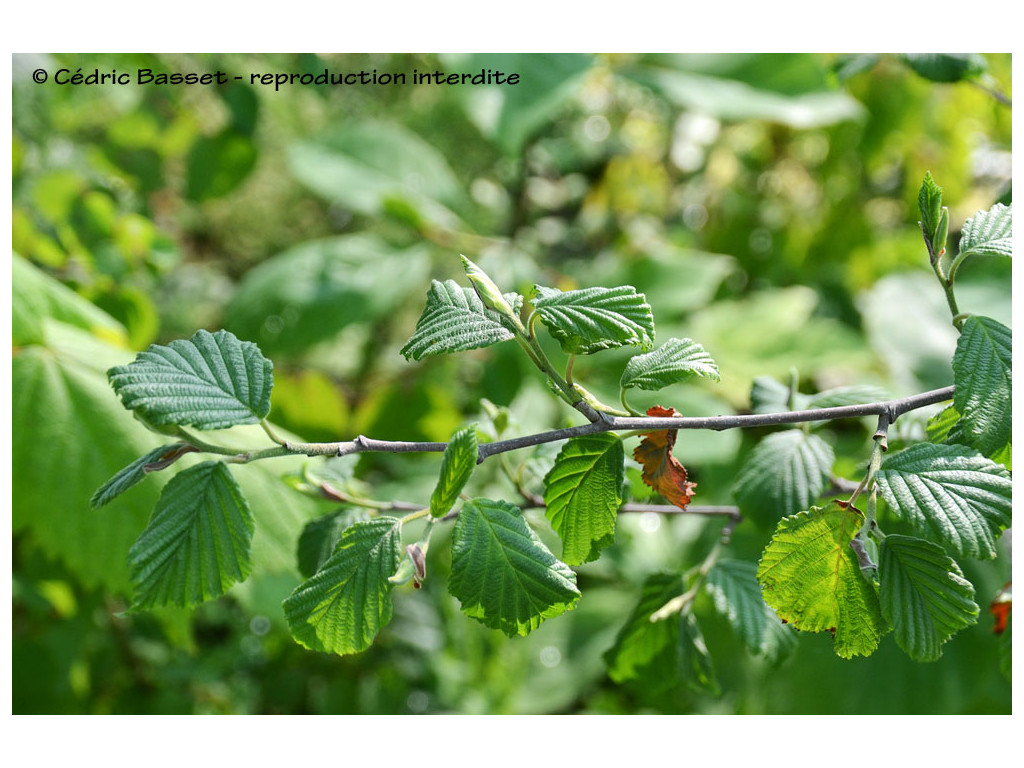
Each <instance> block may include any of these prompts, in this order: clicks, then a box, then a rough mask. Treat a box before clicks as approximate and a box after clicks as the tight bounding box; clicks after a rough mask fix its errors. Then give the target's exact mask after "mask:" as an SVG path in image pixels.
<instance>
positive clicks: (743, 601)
mask: <svg viewBox="0 0 1024 768" xmlns="http://www.w3.org/2000/svg"><path fill="white" fill-rule="evenodd" d="M704 589H706V590H707V592H708V594H710V595H711V598H712V599H713V600H714V602H715V608H716V609H717V610H718V612H719V613H720V614H722V615H723V616H725V617H726V618H727V619H728V620H729V624H731V625H732V628H733V631H735V632H736V634H737V635H738V636H739V637H740V638H741V639H742V640H743V643H744V644H745V645H746V646H747V648H748V649H749V650H750V651H751V653H755V654H759V655H761V656H764V657H765V658H767V659H768V660H770V661H777V660H778V659H781V658H783V657H785V656H787V655H789V654H790V653H791V652H792V651H793V649H794V648H796V636H795V635H794V634H793V631H792V630H791V629H790V628H789V627H788V626H786V625H785V624H783V623H782V621H780V620H779V617H778V616H777V615H776V614H775V611H773V610H772V609H771V607H770V606H769V605H768V604H767V603H765V601H764V598H763V597H762V596H761V587H760V586H759V585H758V583H757V565H756V564H755V563H750V562H746V561H744V560H719V561H718V562H717V563H715V564H714V565H713V566H712V567H711V570H710V571H708V575H707V578H706V579H705V581H704Z"/></svg>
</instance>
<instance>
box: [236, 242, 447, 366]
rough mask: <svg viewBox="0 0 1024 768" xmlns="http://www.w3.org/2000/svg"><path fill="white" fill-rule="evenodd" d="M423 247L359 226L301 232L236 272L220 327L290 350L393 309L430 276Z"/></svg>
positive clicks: (271, 348) (267, 349) (263, 345)
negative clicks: (351, 230) (296, 240)
mask: <svg viewBox="0 0 1024 768" xmlns="http://www.w3.org/2000/svg"><path fill="white" fill-rule="evenodd" d="M429 269H430V258H429V248H428V247H427V246H426V245H423V244H419V245H414V246H412V247H410V248H396V247H394V246H393V245H390V244H389V243H387V242H386V241H384V240H383V239H381V238H380V237H377V236H376V235H371V234H366V233H358V234H352V235H341V236H338V237H327V238H322V239H318V240H307V241H305V242H302V243H300V244H299V245H296V246H294V247H292V248H289V249H287V250H285V251H282V252H281V253H278V254H275V255H273V256H271V257H270V258H269V259H266V260H265V261H262V262H260V263H259V264H258V265H256V266H255V267H254V268H253V269H250V270H247V271H246V273H245V274H244V275H243V276H242V279H241V282H240V283H239V285H238V290H237V291H236V293H235V295H234V296H233V297H232V299H231V303H230V304H229V305H228V308H227V310H226V312H225V323H224V324H225V327H226V328H227V329H228V330H231V331H232V332H234V333H235V334H237V335H238V336H240V337H241V338H246V339H252V340H253V341H256V342H258V343H259V345H260V349H262V350H263V353H264V354H266V355H270V356H276V355H278V354H286V355H296V354H300V353H302V352H304V351H305V350H307V349H309V348H310V347H312V346H314V345H316V344H320V343H322V342H325V341H329V340H331V339H333V338H335V337H336V336H337V335H338V334H339V333H341V331H342V330H343V329H345V328H347V327H349V326H351V325H354V324H358V323H367V324H369V323H373V322H376V321H379V320H382V319H385V318H387V317H390V316H392V315H393V314H394V313H395V312H396V311H397V310H398V309H399V308H401V307H404V306H406V305H407V304H408V302H409V301H410V300H411V297H412V296H413V295H415V294H417V293H419V292H420V291H421V290H423V285H424V284H425V283H426V281H427V278H428V277H429Z"/></svg>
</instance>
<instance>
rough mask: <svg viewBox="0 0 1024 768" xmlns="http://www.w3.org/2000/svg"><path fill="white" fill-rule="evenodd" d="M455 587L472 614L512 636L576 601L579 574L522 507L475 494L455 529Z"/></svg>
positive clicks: (451, 582)
mask: <svg viewBox="0 0 1024 768" xmlns="http://www.w3.org/2000/svg"><path fill="white" fill-rule="evenodd" d="M448 589H449V591H450V592H451V593H452V594H453V595H454V596H455V597H456V598H458V600H459V602H460V603H461V604H462V610H463V612H464V613H465V614H466V615H467V616H472V617H473V618H474V619H478V620H480V621H481V622H482V623H484V624H486V625H487V626H488V627H491V628H493V629H500V630H501V631H502V632H504V633H505V634H506V635H508V636H509V637H512V636H513V635H516V634H519V635H527V634H529V633H530V632H531V631H532V630H534V629H536V628H537V627H539V626H540V624H541V622H543V621H544V620H545V619H549V618H551V617H552V616H558V615H560V614H562V613H565V612H566V611H568V610H571V609H572V608H574V607H575V606H576V602H577V601H578V600H579V598H580V593H579V590H578V589H577V588H576V574H575V573H573V572H572V570H571V569H570V568H569V566H567V565H566V564H565V563H563V562H560V561H559V560H558V559H557V558H556V557H555V556H554V555H552V554H551V552H550V551H549V550H548V548H547V547H545V546H544V544H543V543H542V542H541V540H540V539H539V538H537V534H536V533H534V532H533V530H532V529H531V528H530V526H529V525H527V524H526V520H525V518H524V517H523V513H522V512H521V511H520V510H519V508H518V507H515V506H513V505H512V504H508V503H506V502H504V501H491V500H489V499H474V500H473V501H469V502H467V503H466V504H464V505H463V506H462V509H461V510H460V511H459V517H458V519H457V520H456V522H455V529H454V531H452V570H451V576H450V577H449V580H448Z"/></svg>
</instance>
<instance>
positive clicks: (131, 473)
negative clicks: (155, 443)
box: [89, 443, 197, 509]
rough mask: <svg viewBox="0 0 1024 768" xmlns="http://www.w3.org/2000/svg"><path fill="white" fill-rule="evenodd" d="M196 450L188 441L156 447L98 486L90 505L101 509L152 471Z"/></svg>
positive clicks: (162, 467)
mask: <svg viewBox="0 0 1024 768" xmlns="http://www.w3.org/2000/svg"><path fill="white" fill-rule="evenodd" d="M196 450H197V449H196V448H195V447H193V446H192V445H189V444H188V443H171V444H170V445H162V446H160V447H159V448H154V449H153V450H152V451H150V452H149V453H147V454H146V455H145V456H142V457H140V458H138V459H136V460H135V461H133V462H132V463H131V464H129V465H128V466H127V467H125V468H124V469H122V470H121V471H120V472H118V473H117V474H116V475H114V476H113V477H112V478H110V479H109V480H107V482H105V483H104V484H103V485H101V486H100V487H99V488H97V489H96V492H95V493H94V494H93V495H92V498H91V499H90V500H89V506H90V507H92V508H93V509H99V508H100V507H102V506H105V505H107V504H109V503H110V502H111V501H113V500H114V499H116V498H117V497H118V496H120V495H121V494H122V493H124V492H125V491H127V490H128V489H129V488H131V487H132V486H134V485H137V484H138V483H140V482H142V481H143V480H144V479H145V477H146V475H147V474H149V473H150V472H155V471H158V470H161V469H165V468H166V467H168V466H170V465H171V464H173V463H174V462H175V461H177V460H178V459H180V458H181V457H182V456H184V455H185V454H186V453H193V452H195V451H196Z"/></svg>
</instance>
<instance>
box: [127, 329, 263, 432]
mask: <svg viewBox="0 0 1024 768" xmlns="http://www.w3.org/2000/svg"><path fill="white" fill-rule="evenodd" d="M272 369H273V364H272V363H271V362H270V361H269V360H267V359H266V358H265V357H263V355H262V353H261V352H260V350H259V348H258V347H257V346H256V345H255V344H253V343H251V342H248V341H239V339H238V338H237V337H235V336H234V334H232V333H229V332H228V331H217V332H216V333H210V332H209V331H204V330H200V331H197V332H196V334H195V335H194V336H193V337H192V338H191V339H188V340H187V341H186V340H184V339H178V340H176V341H172V342H171V343H170V344H168V345H166V346H163V345H159V344H153V345H151V346H150V347H149V348H148V349H147V350H145V351H144V352H140V353H139V354H138V356H137V357H136V358H135V360H134V361H133V362H131V363H129V364H128V365H121V366H117V367H115V368H111V369H110V370H109V371H108V372H107V376H108V377H109V379H110V383H111V385H112V386H113V388H114V391H115V392H117V394H118V395H119V396H120V397H121V401H122V403H123V404H124V407H125V408H128V409H129V410H135V411H137V412H138V413H139V414H141V415H142V416H143V417H144V418H145V419H146V420H147V421H148V422H150V423H151V424H155V425H157V426H164V425H168V424H181V425H191V426H194V427H197V428H199V429H224V428H227V427H233V426H236V425H239V424H256V423H259V421H260V419H262V418H264V417H265V416H266V415H267V414H268V413H270V390H271V388H272V387H273V376H272V373H271V371H272Z"/></svg>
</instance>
